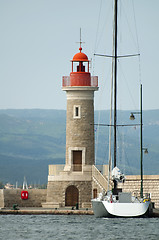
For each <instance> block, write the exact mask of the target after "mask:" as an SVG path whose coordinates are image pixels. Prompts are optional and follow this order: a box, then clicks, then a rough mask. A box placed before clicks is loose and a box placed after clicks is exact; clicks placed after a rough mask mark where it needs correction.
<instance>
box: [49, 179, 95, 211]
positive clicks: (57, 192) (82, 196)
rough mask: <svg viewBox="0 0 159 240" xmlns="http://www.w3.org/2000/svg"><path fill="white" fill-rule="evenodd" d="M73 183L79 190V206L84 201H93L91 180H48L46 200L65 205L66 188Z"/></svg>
mask: <svg viewBox="0 0 159 240" xmlns="http://www.w3.org/2000/svg"><path fill="white" fill-rule="evenodd" d="M71 185H74V186H75V187H77V189H78V190H79V207H82V204H83V203H88V202H89V203H90V202H91V197H92V182H91V181H86V182H85V181H72V182H71V181H57V182H56V181H54V182H48V188H47V198H46V202H54V203H59V205H60V206H61V207H64V206H65V192H66V188H67V187H68V186H71Z"/></svg>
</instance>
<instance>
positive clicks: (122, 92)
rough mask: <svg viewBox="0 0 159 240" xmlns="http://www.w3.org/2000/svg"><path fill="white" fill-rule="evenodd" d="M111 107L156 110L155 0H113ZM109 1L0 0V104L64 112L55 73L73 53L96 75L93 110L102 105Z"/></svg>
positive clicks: (67, 65)
mask: <svg viewBox="0 0 159 240" xmlns="http://www.w3.org/2000/svg"><path fill="white" fill-rule="evenodd" d="M118 4H119V9H118V13H119V14H118V16H119V25H118V33H119V37H118V45H119V50H118V54H119V55H125V54H136V53H140V57H132V58H123V59H119V60H118V70H119V71H118V83H117V84H118V109H125V110H128V109H129V110H131V109H138V108H139V100H140V91H139V89H140V83H142V84H143V109H144V110H149V109H159V96H158V91H159V74H158V69H159V60H158V56H159V45H158V42H159V27H158V23H159V14H158V11H159V1H158V0H152V1H150V0H119V1H118ZM112 13H113V1H112V0H81V1H77V0H67V1H66V0H58V1H56V0H0V33H1V37H0V109H10V108H11V109H33V108H41V109H66V93H65V92H64V91H62V76H69V74H70V72H71V62H70V60H71V59H72V58H73V56H74V54H76V53H77V52H78V51H79V50H78V48H79V43H78V42H79V40H80V28H81V31H82V34H81V37H82V41H83V42H84V43H83V44H82V48H83V50H82V51H83V52H84V53H86V54H87V56H88V58H89V59H90V60H91V64H90V69H91V70H90V71H91V74H92V75H96V76H98V78H99V90H98V92H96V93H95V109H96V110H99V109H109V108H110V82H111V59H110V58H105V57H97V56H94V53H99V54H110V55H111V52H112V24H113V21H112Z"/></svg>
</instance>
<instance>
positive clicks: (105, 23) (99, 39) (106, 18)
mask: <svg viewBox="0 0 159 240" xmlns="http://www.w3.org/2000/svg"><path fill="white" fill-rule="evenodd" d="M109 8H110V7H108V8H107V12H106V13H105V14H104V16H106V17H105V20H104V21H103V26H102V29H101V34H100V36H99V38H98V41H97V43H96V49H97V47H98V45H99V43H100V41H101V39H102V35H103V33H105V31H104V29H107V25H108V19H109V15H110V13H111V11H110V10H109ZM96 49H95V50H96Z"/></svg>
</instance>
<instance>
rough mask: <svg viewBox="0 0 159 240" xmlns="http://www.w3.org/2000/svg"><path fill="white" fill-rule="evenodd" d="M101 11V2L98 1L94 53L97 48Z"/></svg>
mask: <svg viewBox="0 0 159 240" xmlns="http://www.w3.org/2000/svg"><path fill="white" fill-rule="evenodd" d="M101 9H102V0H101V1H100V8H99V15H98V23H97V30H96V39H95V47H94V49H95V51H96V46H97V36H98V32H99V23H100V16H101Z"/></svg>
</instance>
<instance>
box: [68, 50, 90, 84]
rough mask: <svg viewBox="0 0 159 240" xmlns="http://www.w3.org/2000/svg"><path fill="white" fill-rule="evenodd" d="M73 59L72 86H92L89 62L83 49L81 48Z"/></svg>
mask: <svg viewBox="0 0 159 240" xmlns="http://www.w3.org/2000/svg"><path fill="white" fill-rule="evenodd" d="M79 51H80V52H79V53H76V54H75V55H74V57H73V59H72V72H71V73H70V85H71V86H91V75H90V73H89V60H88V57H87V55H86V54H85V53H83V52H82V48H81V47H80V48H79Z"/></svg>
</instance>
